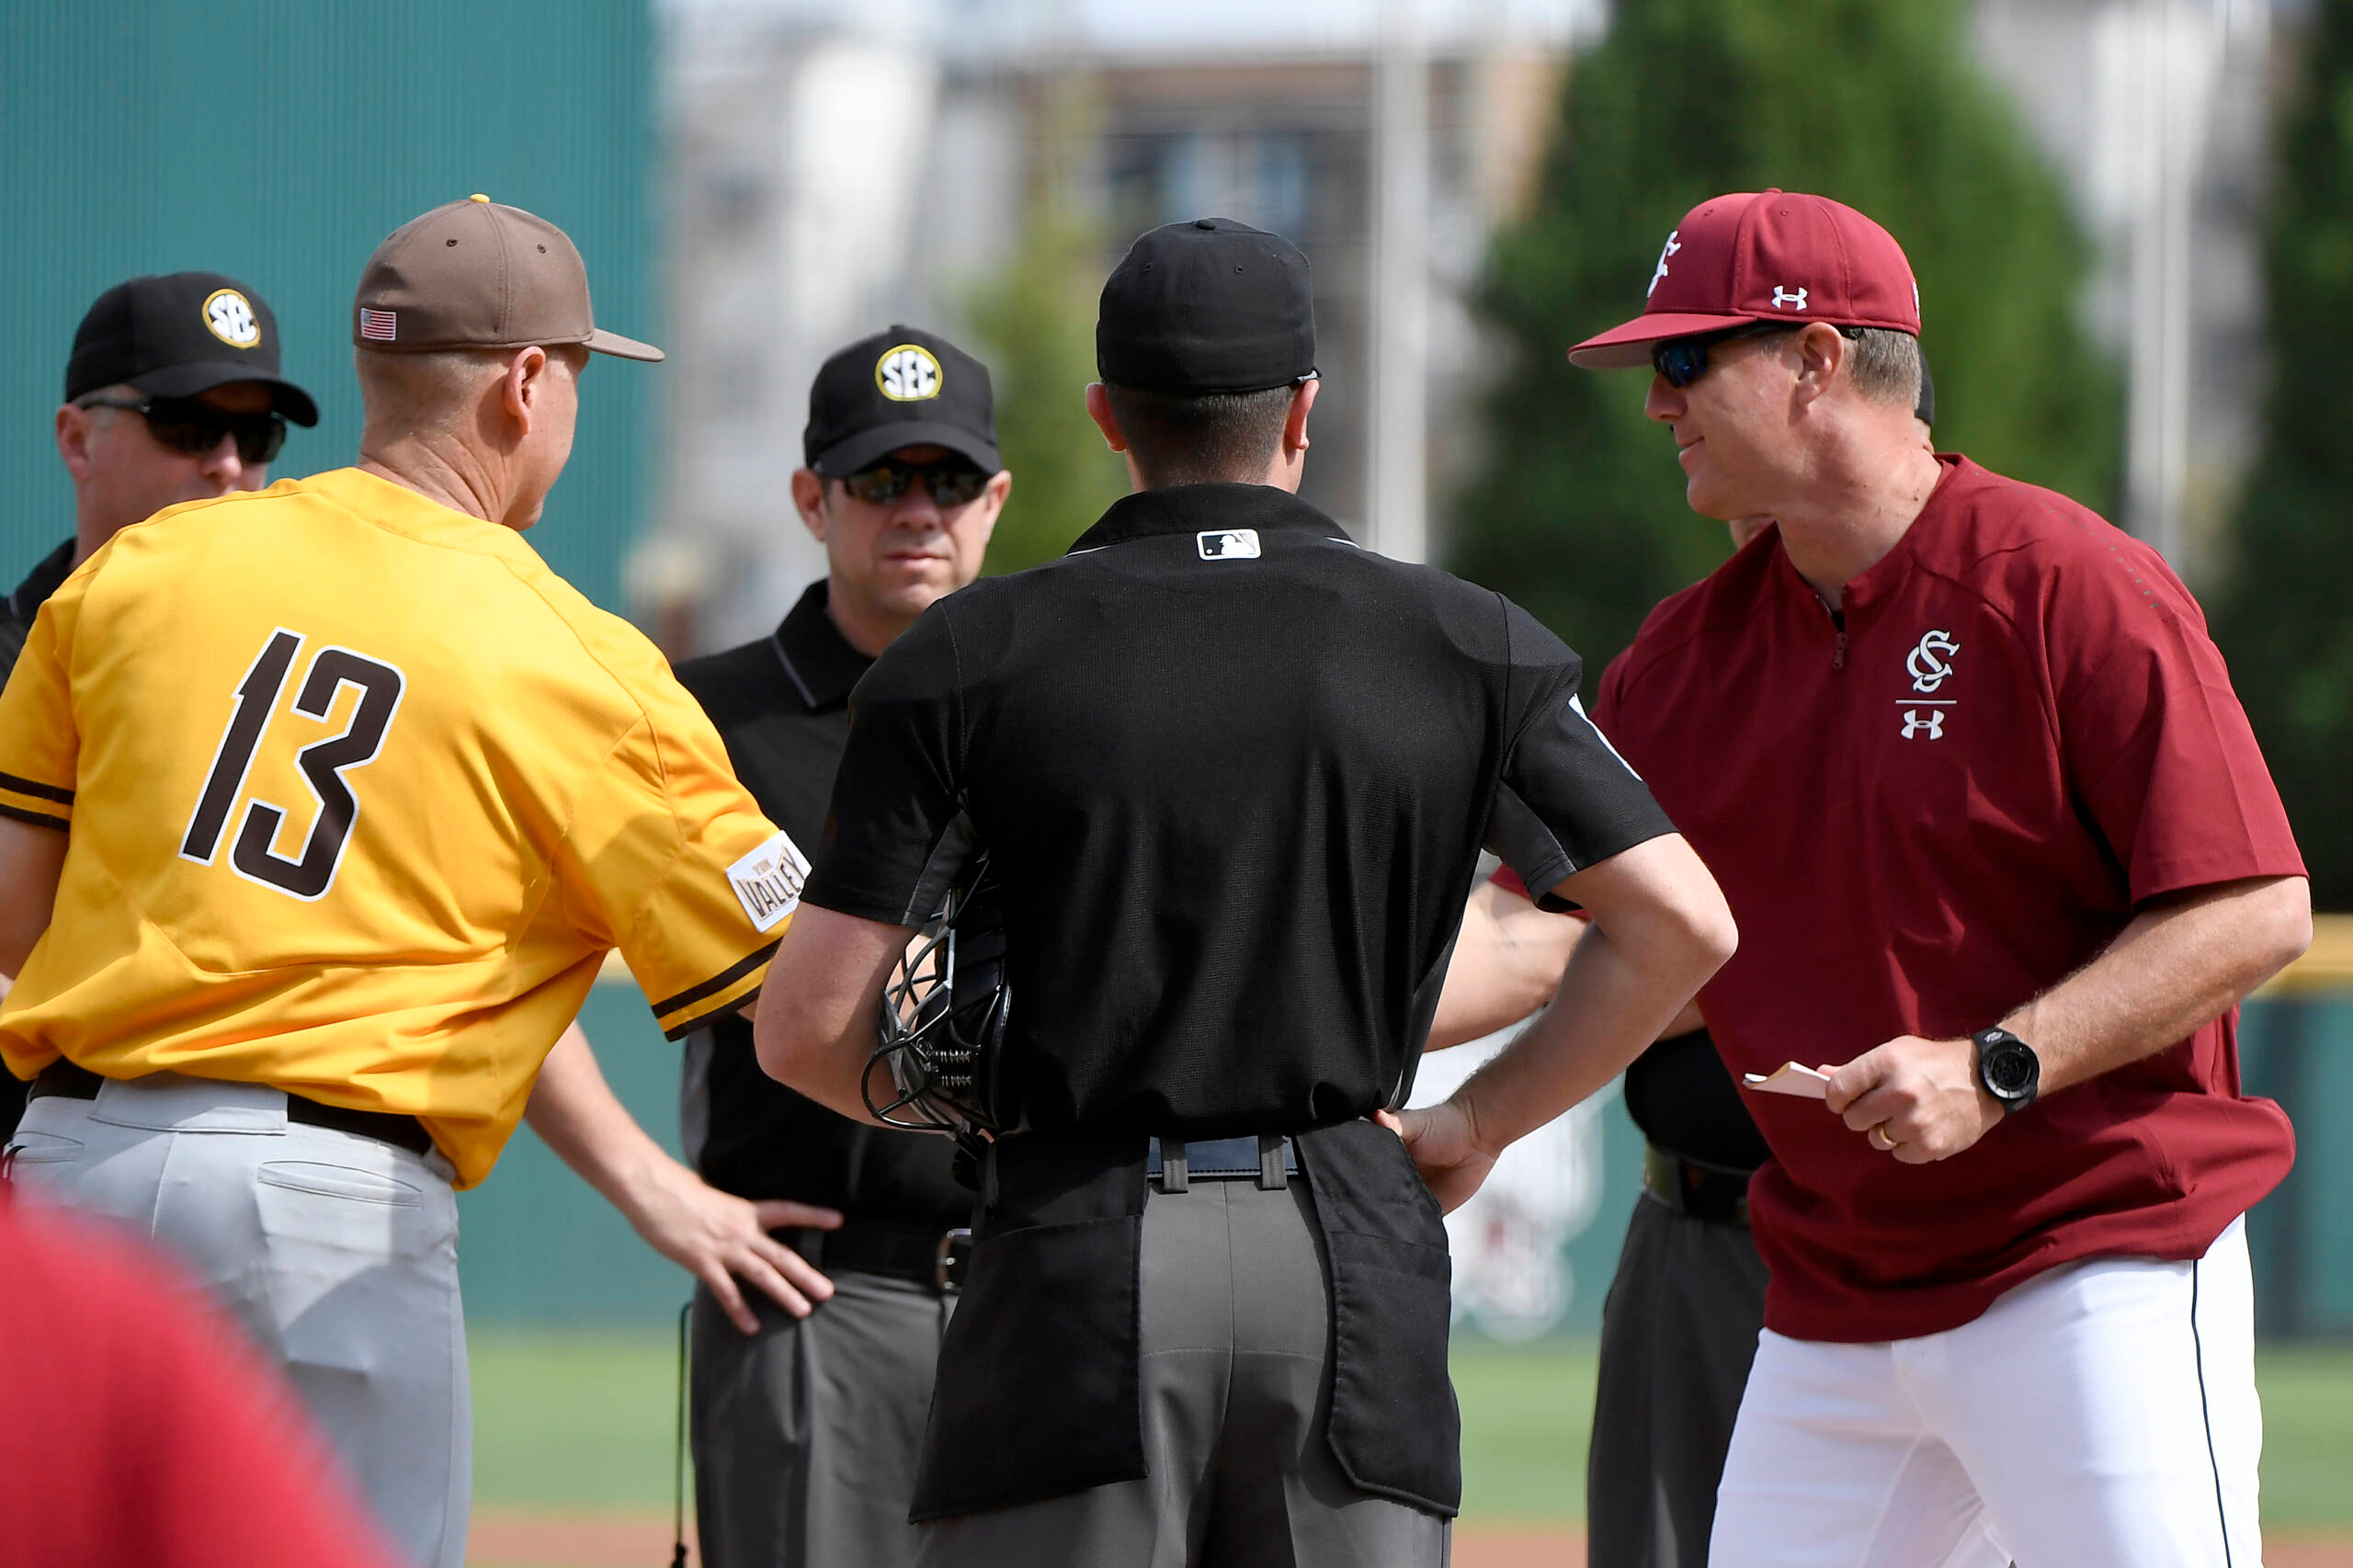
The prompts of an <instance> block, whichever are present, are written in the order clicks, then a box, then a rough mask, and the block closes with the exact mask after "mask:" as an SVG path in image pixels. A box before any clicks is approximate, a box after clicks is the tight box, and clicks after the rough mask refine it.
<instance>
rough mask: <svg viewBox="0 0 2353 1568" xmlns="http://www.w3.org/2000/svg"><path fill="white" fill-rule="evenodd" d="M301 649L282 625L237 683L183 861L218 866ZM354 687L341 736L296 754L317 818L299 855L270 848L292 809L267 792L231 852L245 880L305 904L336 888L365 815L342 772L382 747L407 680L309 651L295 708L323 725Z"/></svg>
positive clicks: (368, 664)
mask: <svg viewBox="0 0 2353 1568" xmlns="http://www.w3.org/2000/svg"><path fill="white" fill-rule="evenodd" d="M301 652H302V634H301V632H299V631H287V630H285V629H284V628H283V627H281V628H279V629H278V631H273V632H272V633H271V634H270V637H269V641H268V642H265V643H264V644H262V650H261V652H260V653H258V654H256V656H255V658H254V662H253V665H252V666H251V667H250V668H248V669H247V670H246V671H245V678H244V680H242V681H240V682H238V683H237V705H236V708H235V710H233V712H232V713H231V714H230V716H229V727H228V729H227V730H225V731H224V732H223V733H222V736H221V746H220V750H219V751H218V752H216V753H215V754H214V756H213V758H212V769H211V771H210V773H208V774H207V775H206V776H205V779H204V792H203V793H202V794H201V795H199V797H198V798H197V802H196V811H195V813H194V814H193V815H191V816H190V817H189V818H188V835H187V836H186V837H184V838H183V839H181V841H180V858H182V859H185V860H193V861H195V862H196V863H197V864H199V865H200V866H210V865H211V864H212V863H213V858H214V857H215V856H216V855H217V854H218V853H219V852H220V848H221V839H222V835H223V833H224V832H225V831H226V830H227V829H228V826H229V821H230V818H231V817H232V816H233V815H234V814H235V813H236V808H237V803H238V801H240V799H243V798H244V793H245V775H246V773H247V772H248V771H249V770H250V769H251V768H252V767H253V761H254V754H255V753H256V751H257V750H259V749H260V746H261V742H262V737H263V735H265V734H267V733H268V731H269V725H270V721H271V720H272V719H273V718H274V717H275V716H276V714H277V711H278V696H279V694H280V693H281V692H283V691H284V690H285V689H286V680H287V676H288V675H289V674H290V673H291V671H292V670H293V668H294V662H295V660H296V658H297V657H298V656H300V654H301ZM347 686H350V687H357V688H358V692H359V699H358V702H357V703H356V704H355V705H354V706H353V708H352V710H351V719H350V722H348V723H347V724H346V725H345V726H344V728H343V732H342V733H340V734H335V735H329V736H327V737H326V738H325V739H324V740H320V741H314V742H313V743H312V744H309V745H306V746H304V747H303V748H302V749H301V751H298V752H296V753H295V754H294V765H295V767H298V768H300V769H301V774H302V777H303V778H304V779H305V780H306V781H307V782H308V783H309V785H310V788H311V793H312V794H313V796H314V797H316V799H317V802H318V815H317V816H316V818H315V819H313V822H312V824H311V831H310V834H309V835H308V836H307V837H306V838H305V839H304V840H303V842H302V846H301V852H300V853H299V854H297V855H294V856H292V857H288V856H285V855H280V854H279V853H278V851H277V850H276V849H275V848H274V847H272V846H273V845H275V844H276V842H277V839H278V829H279V828H280V827H282V826H283V825H284V824H285V822H286V817H287V811H286V808H285V807H283V806H278V805H274V804H272V803H271V802H269V801H264V800H261V799H259V798H255V799H251V800H247V801H245V808H244V817H243V819H242V821H241V822H240V823H239V824H238V826H237V829H236V834H235V836H234V838H233V839H232V841H231V845H230V849H229V866H230V869H232V870H233V871H235V872H236V873H237V874H238V875H239V876H241V877H244V878H245V879H246V880H247V881H254V882H258V883H260V884H261V885H262V886H264V887H268V888H275V889H276V890H278V892H282V893H286V894H289V895H290V896H292V897H294V898H299V899H301V900H303V901H305V902H309V901H312V900H314V899H319V898H323V897H324V896H325V894H326V892H327V890H328V889H329V888H331V887H333V886H335V872H336V870H337V869H340V868H341V866H342V864H343V850H344V846H345V845H346V844H347V843H348V842H349V841H350V838H351V828H352V824H354V823H356V822H357V821H358V819H359V801H358V797H356V796H355V795H353V794H352V792H351V786H350V784H349V783H348V781H347V780H346V779H345V778H344V774H345V773H346V772H347V771H348V770H349V769H352V768H356V767H365V766H366V765H367V764H368V763H369V762H372V761H373V760H375V756H376V754H377V753H378V752H379V751H381V750H382V749H383V744H384V736H385V735H386V734H387V733H389V732H390V731H391V729H392V716H393V715H394V714H395V713H397V712H398V711H399V710H400V705H401V693H402V692H403V691H404V689H405V687H406V686H407V682H406V680H405V679H404V677H403V676H402V675H401V672H400V671H399V670H398V669H397V668H396V667H394V666H393V665H388V664H386V663H384V662H383V661H382V660H381V659H371V658H369V656H368V655H367V654H365V653H355V652H353V651H352V650H351V649H349V648H339V647H335V646H333V645H329V646H326V647H323V648H321V649H320V650H319V651H318V652H317V653H313V655H312V656H311V662H310V665H309V666H308V667H307V669H306V670H305V671H304V673H303V676H302V679H301V684H300V685H299V686H298V687H296V690H295V698H294V711H295V712H297V713H299V714H301V715H302V716H303V717H304V718H306V719H315V720H318V721H320V722H324V721H325V720H326V718H327V716H328V715H329V714H330V713H331V712H333V711H334V710H335V698H336V696H337V694H338V693H339V692H341V690H342V689H343V687H347Z"/></svg>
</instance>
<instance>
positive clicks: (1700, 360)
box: [1651, 321, 1805, 387]
mask: <svg viewBox="0 0 2353 1568" xmlns="http://www.w3.org/2000/svg"><path fill="white" fill-rule="evenodd" d="M1804 325H1805V324H1804V323H1802V322H1779V321H1756V322H1750V323H1749V324H1747V325H1746V326H1733V327H1726V328H1725V329H1724V330H1723V331H1722V332H1703V333H1700V334H1699V335H1697V336H1693V337H1670V338H1668V339H1667V340H1666V341H1665V342H1664V343H1654V344H1652V345H1651V369H1654V370H1656V371H1657V372H1658V373H1659V375H1660V376H1661V377H1662V378H1663V379H1664V380H1665V382H1666V384H1667V385H1668V386H1671V387H1688V386H1689V385H1690V384H1691V383H1692V382H1693V381H1698V380H1699V378H1700V377H1701V376H1704V375H1706V374H1707V373H1708V350H1709V349H1711V348H1713V347H1715V346H1716V345H1717V344H1719V343H1731V342H1733V341H1734V340H1736V339H1738V338H1743V337H1764V336H1767V335H1770V334H1772V333H1776V332H1796V331H1798V330H1800V329H1801V328H1802V326H1804Z"/></svg>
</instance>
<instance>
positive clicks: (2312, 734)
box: [2213, 0, 2353, 909]
mask: <svg viewBox="0 0 2353 1568" xmlns="http://www.w3.org/2000/svg"><path fill="white" fill-rule="evenodd" d="M2310 29H2311V30H2310V32H2309V33H2308V35H2307V36H2306V38H2305V40H2304V46H2305V54H2304V69H2303V73H2302V84H2301V89H2300V90H2299V91H2298V92H2297V93H2296V94H2295V95H2294V97H2292V99H2291V100H2290V102H2289V103H2288V105H2287V106H2286V107H2285V108H2284V109H2283V112H2282V114H2281V117H2280V122H2279V136H2278V141H2277V142H2276V144H2275V150H2274V153H2273V156H2274V159H2275V163H2274V170H2275V177H2274V179H2273V182H2272V184H2273V191H2272V202H2271V220H2270V222H2271V233H2270V238H2269V243H2268V258H2267V266H2266V276H2267V281H2268V289H2267V294H2268V310H2269V315H2270V324H2269V333H2268V335H2269V338H2270V343H2271V348H2272V363H2273V369H2274V378H2273V384H2272V389H2271V392H2270V396H2269V399H2268V407H2267V410H2266V417H2265V419H2264V423H2263V432H2264V434H2263V446H2262V449H2261V456H2260V458H2259V459H2258V460H2256V464H2255V467H2254V468H2253V469H2252V470H2251V471H2250V475H2249V478H2248V481H2247V483H2246V487H2245V492H2244V494H2243V495H2242V498H2241V501H2240V504H2239V507H2238V514H2237V517H2236V520H2235V526H2234V530H2233V538H2234V544H2235V546H2236V554H2237V558H2238V559H2237V562H2236V570H2235V571H2234V573H2233V574H2232V576H2231V580H2230V583H2229V585H2227V586H2226V588H2225V589H2224V591H2223V593H2222V596H2221V597H2220V598H2219V600H2218V602H2217V604H2216V606H2215V609H2214V615H2213V622H2214V632H2215V637H2216V640H2217V641H2219V642H2221V643H2222V651H2223V653H2225V654H2226V655H2227V656H2228V658H2229V660H2230V664H2231V671H2232V685H2233V686H2234V687H2236V689H2237V691H2238V694H2239V697H2240V699H2241V700H2242V701H2244V702H2245V704H2246V710H2247V716H2248V718H2249V719H2250V720H2252V721H2253V722H2254V724H2255V731H2256V738H2257V739H2258V740H2260V741H2261V742H2262V744H2263V753H2264V756H2265V758H2266V759H2267V760H2268V762H2269V763H2270V765H2271V772H2272V777H2273V778H2275V779H2276V780H2277V781H2278V782H2279V792H2280V794H2281V795H2282V796H2283V797H2284V798H2285V799H2286V801H2287V803H2288V815H2289V818H2290V821H2291V822H2293V823H2294V824H2295V827H2296V836H2297V841H2298V843H2299V844H2301V845H2302V848H2303V852H2304V858H2305V861H2306V862H2307V864H2308V865H2309V867H2310V869H2311V870H2312V874H2313V903H2316V904H2319V905H2321V906H2323V907H2325V908H2331V909H2346V908H2353V815H2348V813H2347V811H2346V808H2345V796H2346V786H2347V780H2348V779H2353V613H2348V606H2353V551H2348V549H2347V532H2348V530H2347V526H2346V524H2347V500H2348V498H2353V441H2348V439H2347V430H2348V429H2353V390H2348V383H2347V372H2346V369H2345V367H2346V366H2347V365H2348V364H2353V0H2321V3H2320V4H2319V5H2317V6H2314V7H2313V12H2312V20H2311V24H2310Z"/></svg>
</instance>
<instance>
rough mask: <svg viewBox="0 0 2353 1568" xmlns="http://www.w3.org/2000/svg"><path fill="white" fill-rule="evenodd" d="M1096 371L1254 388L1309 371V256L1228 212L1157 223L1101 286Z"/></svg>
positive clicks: (1191, 388)
mask: <svg viewBox="0 0 2353 1568" xmlns="http://www.w3.org/2000/svg"><path fill="white" fill-rule="evenodd" d="M1095 368H1096V369H1097V371H1098V372H1100V374H1101V375H1102V377H1103V379H1104V380H1105V381H1109V382H1111V383H1113V384H1114V385H1117V386H1123V387H1134V388H1136V389H1137V390H1138V391H1140V392H1179V393H1202V392H1261V391H1264V390H1265V389H1267V388H1268V387H1279V386H1284V385H1287V384H1290V383H1292V382H1297V381H1306V380H1308V379H1309V378H1310V377H1312V376H1313V375H1314V374H1315V301H1314V299H1313V295H1312V294H1311V292H1310V290H1309V288H1308V278H1307V257H1305V256H1302V255H1301V254H1300V251H1299V247H1298V246H1297V245H1295V244H1291V243H1290V241H1289V240H1287V239H1284V238H1283V237H1282V236H1281V235H1280V234H1270V233H1266V232H1265V231H1264V230H1262V229H1254V228H1251V227H1250V226H1249V225H1248V224H1246V223H1237V222H1234V221H1233V219H1231V218H1197V219H1195V220H1194V221H1193V222H1189V223H1171V224H1168V225H1167V226H1166V227H1165V228H1159V229H1154V230H1153V231H1152V233H1148V234H1146V235H1144V236H1143V237H1142V239H1140V240H1138V241H1136V243H1135V244H1132V245H1131V246H1129V247H1128V254H1127V256H1126V257H1125V258H1124V259H1122V260H1121V261H1120V265H1119V266H1118V267H1114V268H1113V269H1112V271H1111V277H1110V279H1109V280H1108V282H1106V283H1105V284H1104V285H1103V302H1102V306H1101V310H1100V312H1099V313H1098V315H1097V319H1096V324H1095Z"/></svg>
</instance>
